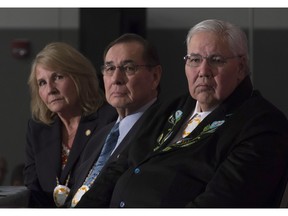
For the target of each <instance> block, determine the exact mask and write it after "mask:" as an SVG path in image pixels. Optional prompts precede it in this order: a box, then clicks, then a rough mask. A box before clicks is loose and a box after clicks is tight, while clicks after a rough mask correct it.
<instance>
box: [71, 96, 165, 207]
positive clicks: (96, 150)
mask: <svg viewBox="0 0 288 216" xmlns="http://www.w3.org/2000/svg"><path fill="white" fill-rule="evenodd" d="M159 104H160V102H159V101H156V102H154V103H153V104H152V105H151V106H150V107H149V108H148V109H147V110H146V111H145V112H144V113H143V115H142V116H141V117H140V118H139V119H138V120H137V121H136V122H135V124H134V125H133V126H132V128H131V129H130V130H129V132H128V133H127V134H126V136H125V137H124V139H123V140H122V141H121V143H120V144H119V145H118V146H117V148H116V149H115V151H114V152H113V154H112V155H111V156H110V158H109V159H108V161H107V162H106V165H105V166H104V167H103V168H102V171H103V170H105V167H106V166H107V164H110V163H113V162H115V161H117V160H118V157H119V155H120V154H121V152H122V151H123V150H124V149H125V148H126V147H127V146H128V145H129V143H130V142H131V140H133V138H134V137H135V135H136V134H137V131H138V130H141V128H142V127H145V124H144V125H143V123H144V122H145V120H146V119H147V118H148V119H151V118H153V116H154V113H155V110H156V109H157V107H158V106H159ZM114 124H115V122H113V123H111V124H109V125H107V126H105V127H104V128H102V130H101V131H99V133H97V134H96V135H95V136H93V138H92V139H91V140H90V141H89V143H88V144H87V146H86V148H85V151H84V152H83V157H82V158H83V159H84V160H85V159H86V161H85V162H82V163H81V166H79V167H78V168H77V170H76V171H75V176H76V177H75V179H76V181H75V184H74V186H73V188H72V189H71V191H70V194H69V197H68V198H67V206H70V205H71V200H72V198H73V196H74V195H75V193H76V192H77V190H78V189H79V188H80V187H81V186H82V184H83V183H84V181H85V178H86V176H87V175H88V173H89V171H90V169H91V168H92V166H93V165H94V163H95V161H96V160H97V159H98V157H99V155H100V152H101V149H102V147H103V145H104V143H105V140H106V137H107V135H108V133H109V132H110V130H111V128H112V127H113V126H114ZM102 171H101V172H102ZM84 196H85V195H84ZM84 196H83V197H84Z"/></svg>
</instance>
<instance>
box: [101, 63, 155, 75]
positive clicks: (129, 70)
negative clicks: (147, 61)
mask: <svg viewBox="0 0 288 216" xmlns="http://www.w3.org/2000/svg"><path fill="white" fill-rule="evenodd" d="M139 67H155V65H136V64H133V63H128V64H124V65H120V66H115V65H103V66H102V67H101V71H102V74H103V75H104V76H112V75H113V74H114V72H115V71H116V69H117V68H118V69H119V70H120V72H122V73H125V74H126V75H128V76H130V75H134V74H135V73H136V72H137V71H138V69H139Z"/></svg>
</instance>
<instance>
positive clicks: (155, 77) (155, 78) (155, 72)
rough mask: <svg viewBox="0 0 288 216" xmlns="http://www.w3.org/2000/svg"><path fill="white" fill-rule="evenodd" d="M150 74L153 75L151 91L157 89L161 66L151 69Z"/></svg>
mask: <svg viewBox="0 0 288 216" xmlns="http://www.w3.org/2000/svg"><path fill="white" fill-rule="evenodd" d="M151 72H152V73H153V89H157V87H158V85H159V84H160V81H161V76H162V67H161V65H157V66H155V67H153V68H152V71H151Z"/></svg>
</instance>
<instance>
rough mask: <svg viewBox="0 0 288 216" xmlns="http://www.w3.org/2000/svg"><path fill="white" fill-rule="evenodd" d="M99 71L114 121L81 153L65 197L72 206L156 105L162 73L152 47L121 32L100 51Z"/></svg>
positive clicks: (126, 143) (142, 40)
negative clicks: (78, 164) (82, 154)
mask: <svg viewBox="0 0 288 216" xmlns="http://www.w3.org/2000/svg"><path fill="white" fill-rule="evenodd" d="M101 69H102V74H103V80H104V87H105V95H106V99H107V102H108V103H109V104H111V105H112V106H113V107H115V108H116V110H117V112H118V114H119V117H118V120H117V121H116V122H113V123H112V124H110V125H108V126H107V127H105V128H103V129H102V130H101V131H99V132H98V135H97V136H95V137H93V139H92V140H91V142H89V143H88V145H87V148H86V149H85V152H84V157H83V158H85V153H87V155H90V154H91V152H93V154H92V156H91V157H89V158H87V160H86V161H84V162H83V166H81V167H79V169H78V171H76V174H75V175H76V183H75V186H74V187H73V188H72V189H71V192H70V195H69V197H68V200H67V205H68V207H69V206H71V207H74V206H76V205H77V204H78V202H79V201H81V198H82V196H83V195H84V198H85V193H86V192H87V191H88V190H90V188H91V187H93V183H94V181H95V179H97V177H98V175H99V173H100V172H101V170H102V169H105V164H106V163H108V164H109V163H112V162H113V161H117V160H118V158H120V157H121V152H122V150H123V149H124V148H126V147H127V146H129V143H130V140H131V139H132V138H133V137H134V136H135V134H137V131H138V130H141V128H142V127H145V125H142V123H143V121H144V119H145V118H148V119H152V118H153V115H154V113H155V112H156V109H157V107H158V104H159V100H158V99H157V98H158V94H159V84H160V78H161V73H162V68H161V66H160V61H159V57H158V54H157V50H156V48H155V47H154V46H153V45H152V44H150V43H149V42H148V41H147V40H145V39H144V38H142V37H141V36H139V35H136V34H124V35H122V36H121V37H119V38H118V39H116V40H115V41H113V42H111V44H109V45H108V47H107V48H106V50H105V51H104V65H103V66H102V68H101Z"/></svg>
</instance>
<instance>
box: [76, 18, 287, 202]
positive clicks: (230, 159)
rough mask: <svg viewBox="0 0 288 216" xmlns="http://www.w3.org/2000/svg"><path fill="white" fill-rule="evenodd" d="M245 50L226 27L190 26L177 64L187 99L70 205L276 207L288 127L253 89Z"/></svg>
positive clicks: (237, 33)
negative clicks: (182, 67) (182, 72)
mask: <svg viewBox="0 0 288 216" xmlns="http://www.w3.org/2000/svg"><path fill="white" fill-rule="evenodd" d="M247 47H248V45H247V39H246V36H245V34H244V32H243V31H242V30H241V29H240V28H238V27H236V26H235V25H233V24H231V23H228V22H223V21H220V20H205V21H203V22H200V23H199V24H197V25H196V26H194V27H193V28H192V29H191V30H190V31H189V33H188V36H187V53H188V54H187V55H186V56H185V58H184V59H185V63H186V65H185V72H186V76H187V80H188V84H189V92H190V94H187V95H184V96H183V97H181V98H178V99H176V100H175V101H174V102H172V103H170V104H169V106H166V107H164V109H162V110H161V109H159V113H158V115H157V113H156V114H155V115H156V116H157V117H156V118H155V120H153V121H150V122H147V130H143V131H141V133H140V134H139V135H137V137H136V138H135V140H134V141H133V142H132V144H131V147H130V149H127V150H125V151H124V152H123V153H122V154H121V157H120V158H119V159H118V161H117V162H115V163H113V164H110V166H109V167H107V168H106V170H105V172H103V173H101V175H99V176H98V179H97V180H96V181H95V182H94V185H93V188H91V190H90V191H89V192H88V193H87V194H86V196H85V198H84V197H83V198H84V199H82V200H81V202H79V203H78V206H77V207H108V206H110V207H278V206H279V204H280V201H281V197H282V195H283V191H284V188H285V184H286V182H287V172H288V166H287V165H288V136H287V132H288V122H287V119H286V117H285V115H284V114H283V113H282V112H280V111H279V110H278V109H277V108H276V107H275V106H273V105H272V104H271V103H269V102H268V101H267V100H266V99H264V98H263V97H262V96H261V94H260V93H259V92H258V91H256V90H253V86H252V83H251V80H250V77H249V68H248V48H247ZM148 126H149V127H150V128H148ZM147 146H148V147H147ZM149 148H150V151H149V152H148V150H147V149H149ZM145 152H146V155H145Z"/></svg>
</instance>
